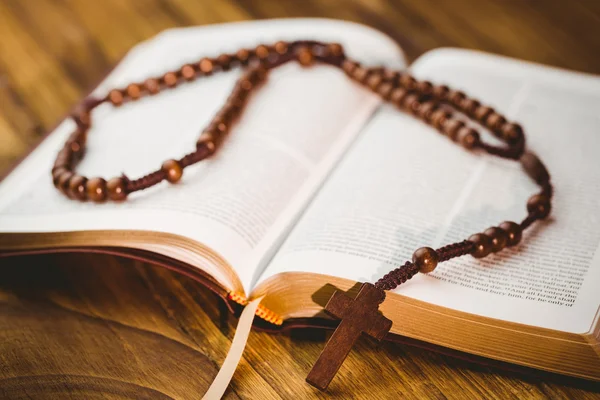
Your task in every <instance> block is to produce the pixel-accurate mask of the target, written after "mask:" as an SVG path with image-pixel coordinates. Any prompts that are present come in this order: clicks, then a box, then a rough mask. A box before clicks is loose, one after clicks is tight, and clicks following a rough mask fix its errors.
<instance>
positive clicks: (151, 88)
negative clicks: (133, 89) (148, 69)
mask: <svg viewBox="0 0 600 400" xmlns="http://www.w3.org/2000/svg"><path fill="white" fill-rule="evenodd" d="M144 87H145V88H146V90H147V91H148V93H150V94H156V93H158V92H159V91H160V83H159V82H158V79H155V78H149V79H146V80H145V81H144Z"/></svg>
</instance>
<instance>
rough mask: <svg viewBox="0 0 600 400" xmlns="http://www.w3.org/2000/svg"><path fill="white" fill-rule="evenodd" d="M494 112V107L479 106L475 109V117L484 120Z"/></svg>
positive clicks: (480, 120)
mask: <svg viewBox="0 0 600 400" xmlns="http://www.w3.org/2000/svg"><path fill="white" fill-rule="evenodd" d="M493 112H494V109H493V108H491V107H488V106H479V107H478V108H477V110H475V115H474V116H475V119H476V120H477V121H479V122H484V121H485V120H486V119H487V117H488V115H490V114H491V113H493Z"/></svg>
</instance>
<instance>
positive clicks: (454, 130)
mask: <svg viewBox="0 0 600 400" xmlns="http://www.w3.org/2000/svg"><path fill="white" fill-rule="evenodd" d="M464 126H465V123H464V122H463V121H461V120H459V119H456V118H452V119H448V120H446V123H445V124H444V127H443V132H444V135H446V136H448V137H449V138H450V139H451V140H454V141H456V140H457V137H458V131H459V130H461V129H462V128H464Z"/></svg>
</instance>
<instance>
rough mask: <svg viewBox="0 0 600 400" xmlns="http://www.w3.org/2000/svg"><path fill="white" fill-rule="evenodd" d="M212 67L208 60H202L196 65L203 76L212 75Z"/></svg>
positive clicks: (210, 61)
mask: <svg viewBox="0 0 600 400" xmlns="http://www.w3.org/2000/svg"><path fill="white" fill-rule="evenodd" d="M213 67H214V65H213V62H212V60H211V59H210V58H203V59H202V60H200V62H199V63H198V68H199V69H200V72H201V73H203V74H204V75H210V74H212V72H213Z"/></svg>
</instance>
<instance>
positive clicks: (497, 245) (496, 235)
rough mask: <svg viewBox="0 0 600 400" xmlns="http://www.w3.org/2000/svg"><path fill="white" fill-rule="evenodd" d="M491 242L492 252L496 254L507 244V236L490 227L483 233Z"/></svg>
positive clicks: (502, 231) (501, 230)
mask: <svg viewBox="0 0 600 400" xmlns="http://www.w3.org/2000/svg"><path fill="white" fill-rule="evenodd" d="M483 234H484V235H486V236H487V237H489V238H490V239H491V241H492V252H493V253H497V252H499V251H500V250H502V249H503V248H505V247H506V244H507V242H508V234H507V233H506V232H505V231H504V230H503V229H500V228H497V227H491V228H488V229H486V230H485V231H484V232H483Z"/></svg>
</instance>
